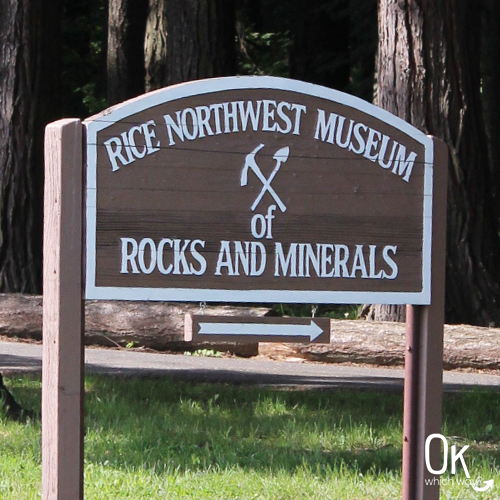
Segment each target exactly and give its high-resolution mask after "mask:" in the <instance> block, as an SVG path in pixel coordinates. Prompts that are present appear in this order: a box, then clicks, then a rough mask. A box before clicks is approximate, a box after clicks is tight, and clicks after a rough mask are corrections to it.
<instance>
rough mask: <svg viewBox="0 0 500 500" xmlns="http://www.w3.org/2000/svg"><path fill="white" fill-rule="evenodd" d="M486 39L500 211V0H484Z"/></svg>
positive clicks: (488, 118) (486, 99)
mask: <svg viewBox="0 0 500 500" xmlns="http://www.w3.org/2000/svg"><path fill="white" fill-rule="evenodd" d="M482 4H483V10H482V16H483V17H482V22H481V25H482V29H481V32H482V40H481V70H482V71H481V72H482V86H483V91H482V96H483V109H484V121H485V125H486V135H487V137H488V152H489V160H490V169H491V175H492V191H493V196H494V199H495V205H496V207H497V214H498V213H499V211H500V134H498V130H500V92H499V89H500V64H498V54H500V36H499V33H500V2H499V1H498V0H482Z"/></svg>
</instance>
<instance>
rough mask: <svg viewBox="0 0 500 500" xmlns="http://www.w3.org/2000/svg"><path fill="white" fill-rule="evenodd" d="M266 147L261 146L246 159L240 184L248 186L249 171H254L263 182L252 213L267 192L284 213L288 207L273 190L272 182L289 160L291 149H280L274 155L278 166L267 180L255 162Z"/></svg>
mask: <svg viewBox="0 0 500 500" xmlns="http://www.w3.org/2000/svg"><path fill="white" fill-rule="evenodd" d="M263 147H264V144H259V145H258V146H257V147H256V148H255V149H254V150H253V151H252V152H251V153H249V154H248V155H247V156H246V158H245V165H244V167H243V170H242V171H241V180H240V184H241V186H246V185H247V182H248V169H249V168H250V169H252V170H253V172H254V173H255V175H256V176H257V178H258V179H259V180H260V182H262V190H261V191H260V193H259V195H258V196H257V198H256V199H255V201H254V203H253V205H252V211H254V210H255V209H256V207H257V205H258V204H259V202H260V200H261V199H262V197H263V196H264V194H265V193H266V191H268V192H269V194H270V195H271V196H272V197H273V198H274V200H275V201H276V203H277V204H278V206H279V207H280V210H281V211H282V212H284V211H285V210H286V205H285V204H284V203H283V202H282V201H281V199H280V197H279V196H278V194H277V193H276V191H275V190H274V189H273V188H272V186H271V182H272V180H273V179H274V177H275V176H276V174H277V173H278V170H279V169H280V167H281V164H282V163H284V162H285V161H286V160H287V159H288V155H289V153H290V148H288V146H287V147H284V148H281V149H278V151H276V153H275V154H274V156H273V158H274V159H275V160H276V166H275V167H274V170H273V171H272V172H271V175H270V176H269V178H268V179H266V178H265V176H264V174H263V173H262V172H261V170H260V168H259V166H258V165H257V163H256V162H255V155H256V154H257V153H258V152H259V151H260V150H261V149H262V148H263Z"/></svg>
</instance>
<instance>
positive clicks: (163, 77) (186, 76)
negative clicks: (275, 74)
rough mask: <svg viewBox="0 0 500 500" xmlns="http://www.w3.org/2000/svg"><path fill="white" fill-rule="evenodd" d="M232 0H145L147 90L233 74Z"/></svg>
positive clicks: (233, 24) (234, 52) (233, 13)
mask: <svg viewBox="0 0 500 500" xmlns="http://www.w3.org/2000/svg"><path fill="white" fill-rule="evenodd" d="M235 29H236V28H235V6H234V0H183V1H182V2H179V1H178V0H149V15H148V20H147V26H146V36H145V44H144V50H145V61H146V90H147V91H149V90H154V89H158V88H161V87H165V86H167V85H173V84H175V83H180V82H185V81H189V80H196V79H199V78H211V77H216V76H227V75H232V74H234V71H235V67H236V66H235V65H236V51H235V43H236V42H235Z"/></svg>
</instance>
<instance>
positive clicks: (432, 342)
mask: <svg viewBox="0 0 500 500" xmlns="http://www.w3.org/2000/svg"><path fill="white" fill-rule="evenodd" d="M433 142H434V155H435V161H434V165H435V167H436V168H434V172H433V175H434V179H433V182H434V193H439V194H440V195H441V196H434V197H433V225H432V256H431V263H432V284H431V287H432V288H431V294H432V300H431V304H430V305H428V306H411V305H410V306H407V309H406V312H407V315H406V353H405V384H404V420H403V471H402V482H403V495H402V497H403V500H435V499H438V498H439V481H432V479H433V478H434V477H435V476H434V475H432V474H431V473H430V472H429V471H428V470H427V468H426V464H425V440H426V438H427V436H429V435H431V434H434V433H440V432H441V418H442V416H441V414H442V388H443V324H444V297H445V286H444V285H445V260H446V239H445V238H444V236H443V235H445V234H446V185H447V174H448V168H447V167H448V148H447V147H446V145H445V144H444V143H443V142H442V141H440V140H438V139H435V138H434V139H433ZM429 460H430V463H431V464H432V468H433V469H434V470H437V469H439V463H440V460H441V449H440V445H439V443H437V442H436V440H434V441H433V442H432V443H431V447H430V453H429ZM426 479H427V480H431V481H428V484H426V483H425V480H426Z"/></svg>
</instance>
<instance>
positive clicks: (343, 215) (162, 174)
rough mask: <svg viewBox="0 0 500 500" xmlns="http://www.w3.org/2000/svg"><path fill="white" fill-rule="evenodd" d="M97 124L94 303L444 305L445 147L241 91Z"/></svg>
mask: <svg viewBox="0 0 500 500" xmlns="http://www.w3.org/2000/svg"><path fill="white" fill-rule="evenodd" d="M85 125H86V129H87V277H86V294H87V298H90V299H130V300H182V301H203V300H206V301H223V302H227V301H237V302H306V303H359V302H375V303H398V304H405V303H410V304H429V302H430V278H431V277H430V274H431V272H430V266H431V262H430V247H431V224H432V222H431V221H432V217H431V211H432V189H433V183H432V164H433V141H432V139H431V138H429V137H427V136H426V135H424V134H422V133H421V132H419V131H418V130H417V129H415V128H414V127H412V126H411V125H409V124H408V123H406V122H404V121H402V120H400V119H399V118H397V117H395V116H394V115H391V114H389V113H387V112H385V111H383V110H381V109H380V108H377V107H375V106H373V105H371V104H368V103H366V102H364V101H362V100H360V99H357V98H355V97H353V96H350V95H347V94H343V93H341V92H337V91H334V90H331V89H327V88H324V87H319V86H316V85H312V84H307V83H303V82H298V81H293V80H287V79H282V78H274V77H232V78H222V79H214V80H206V81H197V82H191V83H187V84H182V85H177V86H173V87H169V88H166V89H162V90H160V91H157V92H152V93H150V94H146V95H144V96H141V97H139V98H137V99H135V100H132V101H127V102H125V103H123V104H121V105H118V106H116V107H115V108H111V109H110V110H107V111H105V112H104V113H102V114H100V115H97V116H95V117H92V118H90V119H88V120H87V121H86V122H85Z"/></svg>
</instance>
